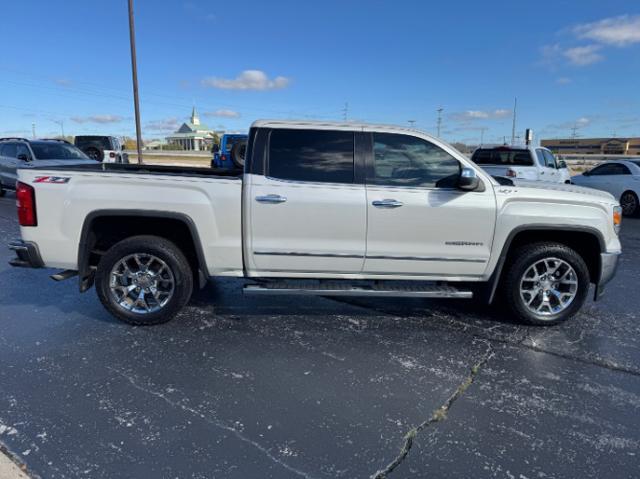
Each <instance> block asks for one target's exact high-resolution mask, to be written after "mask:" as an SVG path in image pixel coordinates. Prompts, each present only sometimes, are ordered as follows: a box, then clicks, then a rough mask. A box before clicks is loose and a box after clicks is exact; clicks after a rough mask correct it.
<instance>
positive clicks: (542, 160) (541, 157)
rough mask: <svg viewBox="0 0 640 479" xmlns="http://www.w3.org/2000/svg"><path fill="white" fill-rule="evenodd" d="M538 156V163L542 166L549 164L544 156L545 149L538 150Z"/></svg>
mask: <svg viewBox="0 0 640 479" xmlns="http://www.w3.org/2000/svg"><path fill="white" fill-rule="evenodd" d="M536 157H537V158H538V164H539V165H540V166H547V160H546V159H545V157H544V151H543V150H536Z"/></svg>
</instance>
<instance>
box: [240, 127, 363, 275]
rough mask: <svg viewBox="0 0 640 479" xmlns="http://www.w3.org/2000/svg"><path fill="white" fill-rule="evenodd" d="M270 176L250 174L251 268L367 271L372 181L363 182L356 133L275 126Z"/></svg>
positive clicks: (270, 146) (261, 270) (282, 271)
mask: <svg viewBox="0 0 640 479" xmlns="http://www.w3.org/2000/svg"><path fill="white" fill-rule="evenodd" d="M267 151H268V155H267V159H266V164H265V168H266V171H265V175H248V177H247V178H246V179H247V184H246V185H245V188H247V190H246V191H248V196H245V204H246V205H248V208H249V209H250V210H249V215H250V221H249V222H250V228H251V230H250V234H249V237H250V244H249V245H248V246H249V247H248V248H247V251H248V255H249V257H248V258H246V260H248V261H249V265H250V270H252V272H254V271H255V272H256V274H257V275H260V274H262V273H265V272H275V273H280V274H283V275H284V274H287V273H292V274H294V275H298V274H304V273H314V272H316V273H317V272H320V273H327V274H333V273H338V274H342V273H360V272H361V270H362V266H363V263H364V253H365V238H366V228H367V209H366V192H365V186H364V184H363V183H362V181H360V182H359V183H358V182H357V181H356V174H355V161H354V132H352V131H328V130H327V131H323V130H300V129H277V130H272V131H271V133H270V135H269V139H268V146H267Z"/></svg>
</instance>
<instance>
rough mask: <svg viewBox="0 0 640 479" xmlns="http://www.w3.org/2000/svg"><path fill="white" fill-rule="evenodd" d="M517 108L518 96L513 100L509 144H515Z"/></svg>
mask: <svg viewBox="0 0 640 479" xmlns="http://www.w3.org/2000/svg"><path fill="white" fill-rule="evenodd" d="M517 109H518V97H516V98H515V99H514V101H513V125H512V126H511V144H512V145H513V144H515V141H516V114H517Z"/></svg>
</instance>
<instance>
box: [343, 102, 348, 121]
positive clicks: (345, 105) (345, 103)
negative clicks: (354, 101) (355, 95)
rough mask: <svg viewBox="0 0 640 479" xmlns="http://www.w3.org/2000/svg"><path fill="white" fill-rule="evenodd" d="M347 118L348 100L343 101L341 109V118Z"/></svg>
mask: <svg viewBox="0 0 640 479" xmlns="http://www.w3.org/2000/svg"><path fill="white" fill-rule="evenodd" d="M348 118H349V102H348V101H346V102H344V108H343V109H342V119H343V120H344V121H347V119H348Z"/></svg>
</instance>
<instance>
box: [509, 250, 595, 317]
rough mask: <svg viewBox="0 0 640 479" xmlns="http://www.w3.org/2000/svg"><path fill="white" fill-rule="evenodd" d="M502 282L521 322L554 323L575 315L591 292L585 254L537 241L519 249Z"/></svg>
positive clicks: (512, 309)
mask: <svg viewBox="0 0 640 479" xmlns="http://www.w3.org/2000/svg"><path fill="white" fill-rule="evenodd" d="M513 257H514V258H515V260H514V261H513V262H512V263H511V265H510V266H509V268H508V270H507V273H506V276H505V278H504V281H503V285H504V287H505V293H506V300H507V305H508V306H509V308H510V309H511V311H512V312H513V313H514V314H515V315H516V316H517V317H518V319H520V320H521V321H522V322H524V323H527V324H533V325H552V324H557V323H561V322H563V321H566V320H567V319H569V318H571V317H572V316H574V315H575V314H576V313H577V312H578V311H579V310H580V308H581V307H582V305H583V304H584V302H585V300H586V298H587V293H588V292H589V270H588V268H587V265H586V264H585V262H584V260H583V259H582V257H581V256H580V255H579V254H578V253H576V252H575V251H574V250H573V249H571V248H569V247H567V246H565V245H563V244H559V243H534V244H532V245H527V246H524V247H522V248H520V249H519V250H517V251H516V252H515V253H514V255H513Z"/></svg>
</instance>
